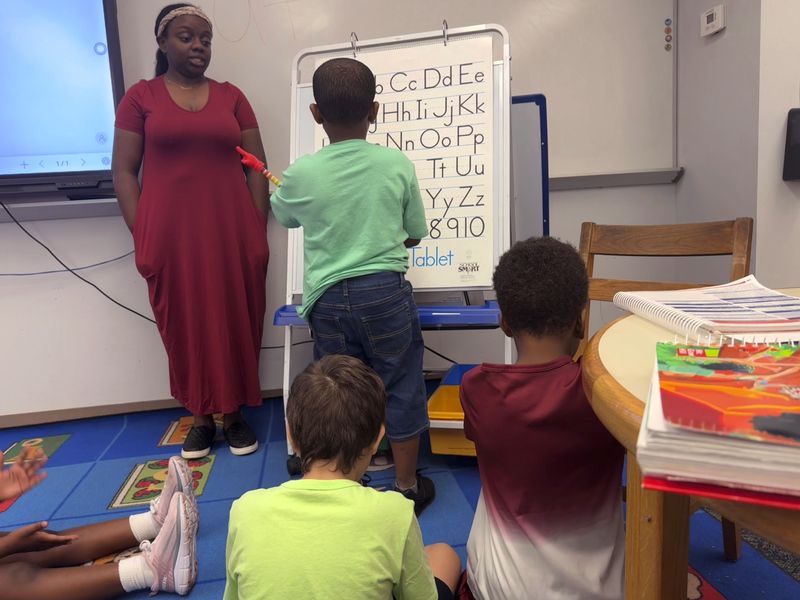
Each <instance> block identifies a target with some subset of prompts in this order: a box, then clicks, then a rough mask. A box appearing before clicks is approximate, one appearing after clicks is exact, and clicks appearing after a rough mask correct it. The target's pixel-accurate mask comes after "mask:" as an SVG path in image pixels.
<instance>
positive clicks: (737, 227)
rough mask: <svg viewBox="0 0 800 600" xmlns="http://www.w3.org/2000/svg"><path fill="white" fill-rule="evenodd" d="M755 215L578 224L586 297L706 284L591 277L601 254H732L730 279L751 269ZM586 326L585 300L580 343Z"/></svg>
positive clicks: (587, 316)
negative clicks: (586, 277)
mask: <svg viewBox="0 0 800 600" xmlns="http://www.w3.org/2000/svg"><path fill="white" fill-rule="evenodd" d="M752 239H753V219H751V218H750V217H740V218H738V219H735V220H733V221H711V222H707V223H686V224H679V225H598V224H596V223H583V225H582V226H581V242H580V249H579V251H580V254H581V258H583V261H584V262H585V263H586V271H587V273H588V274H589V301H590V304H591V301H592V300H601V301H606V302H610V301H611V300H612V299H613V298H614V294H616V293H617V292H622V291H640V290H641V291H644V290H680V289H686V288H692V287H699V286H703V285H709V284H704V283H684V282H673V281H637V280H630V279H601V278H596V277H593V273H594V257H595V256H598V255H604V256H721V255H730V256H731V273H730V281H733V280H734V279H739V278H741V277H744V276H745V275H747V274H748V273H749V272H750V247H751V245H752ZM588 331H589V305H587V306H586V310H585V312H584V315H583V333H584V342H585V340H586V336H587V334H588Z"/></svg>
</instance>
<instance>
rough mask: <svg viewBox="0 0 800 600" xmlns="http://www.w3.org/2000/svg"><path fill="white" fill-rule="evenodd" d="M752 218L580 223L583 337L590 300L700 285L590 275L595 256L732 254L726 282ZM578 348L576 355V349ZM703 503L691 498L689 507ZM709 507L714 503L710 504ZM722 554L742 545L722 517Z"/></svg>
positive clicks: (736, 274) (740, 271) (735, 553)
mask: <svg viewBox="0 0 800 600" xmlns="http://www.w3.org/2000/svg"><path fill="white" fill-rule="evenodd" d="M752 238H753V219H751V218H750V217H740V218H738V219H735V220H733V221H713V222H707V223H687V224H678V225H597V224H596V223H588V222H587V223H583V225H582V226H581V241H580V249H579V251H580V255H581V258H583V261H584V262H585V263H586V271H587V273H588V274H589V305H587V306H586V310H585V311H584V314H583V333H584V341H583V343H584V344H585V343H586V340H587V339H588V333H589V309H590V305H591V301H592V300H599V301H606V302H610V301H612V300H613V298H614V294H615V293H617V292H622V291H644V290H649V291H656V290H679V289H686V288H693V287H701V286H704V285H710V284H704V283H684V282H670V281H637V280H630V279H602V278H597V277H594V276H593V275H594V257H595V256H724V255H729V256H730V257H731V270H730V279H729V280H730V281H733V280H735V279H739V278H741V277H744V276H745V275H747V274H748V273H749V272H750V249H751V246H752ZM581 351H582V348H581V350H579V354H580V353H581ZM703 506H707V504H705V503H704V502H702V501H701V500H700V499H694V498H693V499H692V507H691V508H692V512H694V510H697V509H698V508H701V507H703ZM712 508H713V506H712ZM722 537H723V546H724V549H725V558H726V559H728V560H731V561H735V560H738V558H739V551H740V546H741V536H740V533H739V528H738V526H737V525H736V523H734V522H733V521H731V520H729V519H727V518H725V517H724V516H723V517H722Z"/></svg>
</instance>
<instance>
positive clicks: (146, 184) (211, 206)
mask: <svg viewBox="0 0 800 600" xmlns="http://www.w3.org/2000/svg"><path fill="white" fill-rule="evenodd" d="M208 85H209V89H208V103H207V104H206V106H205V107H204V108H203V109H201V110H199V111H197V112H191V111H188V110H185V109H183V108H181V107H180V106H178V105H177V104H176V103H175V101H174V100H173V99H172V97H171V96H170V95H169V92H168V91H167V88H166V85H165V83H164V79H163V77H156V78H155V79H152V80H150V81H144V80H143V81H140V82H139V83H137V84H135V85H134V86H132V87H131V88H130V89H129V90H128V92H127V93H126V94H125V97H124V98H123V100H122V102H121V103H120V105H119V108H118V110H117V119H116V126H117V127H118V128H120V129H125V130H127V131H132V132H134V133H138V134H140V135H142V136H144V158H143V171H142V193H141V196H140V198H139V205H138V208H137V211H136V223H135V225H134V228H133V241H134V247H135V249H136V267H137V269H138V270H139V273H141V275H142V277H144V278H145V279H146V280H147V287H148V289H149V292H150V303H151V304H152V306H153V312H154V313H155V317H156V322H157V323H158V329H159V332H160V333H161V338H162V340H163V341H164V346H165V348H166V350H167V356H168V358H169V376H170V386H171V390H172V395H173V396H174V397H175V398H176V399H177V400H178V401H180V402H181V403H182V404H183V405H184V406H185V407H186V408H188V409H189V410H190V411H191V412H192V413H194V414H211V413H215V412H225V413H229V412H234V411H236V410H237V409H238V408H239V407H240V406H242V405H250V406H253V405H258V404H260V403H261V386H260V384H259V378H258V356H259V351H260V348H261V334H262V330H263V326H264V311H265V308H266V298H265V296H266V286H265V280H266V275H267V260H268V258H269V248H268V246H267V238H266V233H265V227H266V220H265V218H264V216H263V215H262V214H261V212H260V211H259V210H258V209H257V208H256V207H255V205H254V204H253V200H252V197H251V195H250V192H249V189H248V187H247V182H246V179H245V175H244V172H243V171H242V166H241V164H240V162H239V155H238V154H237V153H236V150H235V147H236V146H237V145H240V144H241V139H242V134H241V132H242V131H243V130H246V129H254V128H257V127H258V123H257V121H256V117H255V114H254V113H253V109H252V108H251V107H250V104H249V103H248V102H247V99H246V98H245V96H244V94H242V92H241V91H240V90H239V89H238V88H236V86H234V85H231V84H230V83H219V82H216V81H213V80H209V82H208Z"/></svg>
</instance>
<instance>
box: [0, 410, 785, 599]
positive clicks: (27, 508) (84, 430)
mask: <svg viewBox="0 0 800 600" xmlns="http://www.w3.org/2000/svg"><path fill="white" fill-rule="evenodd" d="M185 414H186V413H185V412H184V411H183V410H181V409H171V410H162V411H152V412H147V413H138V414H132V415H120V416H111V417H99V418H95V419H85V420H81V421H70V422H64V423H56V424H49V425H41V426H35V427H23V428H16V429H5V430H0V449H7V448H9V447H10V446H11V445H12V444H14V443H15V442H17V441H19V440H22V439H27V438H32V437H45V436H52V435H60V434H69V435H70V438H69V439H68V440H67V441H66V442H65V443H64V444H63V445H62V446H61V447H60V448H59V449H58V450H57V451H56V452H55V454H54V455H53V457H52V458H51V459H50V462H49V463H48V466H47V471H48V475H49V476H48V478H47V479H46V480H45V481H44V482H43V483H42V484H41V485H40V486H39V487H37V488H35V489H34V490H32V491H31V492H29V493H28V494H26V495H25V496H24V497H23V498H21V499H20V500H18V501H17V502H16V503H15V504H13V505H12V506H11V507H10V508H9V509H8V510H7V511H5V512H3V513H0V528H2V529H4V530H8V529H12V528H14V527H16V526H19V525H23V524H26V523H30V522H33V521H37V520H42V519H46V520H49V521H50V523H51V525H50V526H51V528H53V529H68V528H70V527H75V526H78V525H82V524H86V523H92V522H98V521H105V520H108V519H112V518H117V517H121V516H127V515H129V514H132V513H135V512H138V511H140V510H141V509H109V508H108V506H109V504H110V503H111V501H112V500H113V498H114V495H115V494H116V492H117V490H118V489H119V487H120V486H121V485H122V483H123V481H124V479H125V477H126V476H127V474H128V473H129V472H130V470H131V469H132V468H133V466H134V465H135V464H137V463H141V462H143V461H145V460H147V459H152V458H161V457H166V456H169V455H171V454H177V453H178V452H179V446H166V447H158V446H157V444H158V442H159V440H160V439H161V436H162V435H163V434H164V431H165V430H166V428H167V427H168V426H169V424H170V423H171V422H172V421H176V420H177V419H178V418H180V417H182V416H184V415H185ZM246 417H247V419H248V420H249V421H250V423H251V424H252V425H253V427H254V429H255V430H256V431H257V432H258V435H259V442H260V447H259V450H258V452H256V453H254V454H252V455H250V456H247V457H234V456H233V455H231V454H230V452H229V451H228V450H227V448H226V447H225V446H224V445H220V446H219V447H215V449H214V453H215V456H216V461H215V464H214V467H213V470H212V472H211V475H210V477H209V479H208V482H207V484H206V488H205V491H204V493H203V494H202V496H200V497H199V498H198V501H199V506H200V513H201V519H202V526H201V528H200V532H199V537H198V559H199V565H200V571H199V580H198V584H197V586H196V587H195V589H194V591H193V592H192V593H191V596H190V597H191V598H194V599H195V600H203V599H212V598H213V599H218V598H220V597H221V596H222V591H223V589H224V586H225V564H224V563H225V558H224V555H225V537H226V533H227V519H228V512H229V510H230V506H231V503H232V502H233V501H234V500H235V499H236V498H238V497H239V496H240V495H241V494H242V493H244V492H245V491H247V490H250V489H253V488H257V487H270V486H273V485H278V484H280V483H282V482H283V481H286V480H287V479H288V475H287V473H286V433H285V430H284V424H283V405H282V403H281V401H280V400H277V399H276V400H269V401H266V402H265V403H264V405H263V406H262V407H260V408H257V409H247V410H246ZM420 466H421V468H424V469H425V473H426V475H428V476H429V477H431V478H432V479H433V480H434V482H435V483H436V489H437V498H436V501H435V502H434V503H433V504H432V505H431V506H430V507H429V508H428V509H427V510H426V511H425V512H424V513H423V515H422V517H421V518H420V525H421V527H422V531H423V535H424V538H425V542H426V543H433V542H447V543H449V544H451V545H453V546H454V547H455V549H456V551H457V552H458V553H459V555H460V556H461V559H462V561H464V560H466V547H465V546H466V541H467V537H468V535H469V529H470V525H471V521H472V515H473V511H474V508H475V505H476V503H477V501H478V494H479V491H480V479H479V477H478V470H477V465H476V462H475V460H474V459H472V458H464V457H449V456H437V455H432V454H431V453H430V451H429V447H428V443H427V440H425V441H424V443H423V452H422V456H421V457H420ZM393 481H394V472H393V470H391V469H390V470H387V471H380V472H375V473H372V482H371V485H372V486H374V487H389V486H391V484H392V483H393ZM721 544H722V538H721V532H720V526H719V523H718V522H717V521H715V520H714V519H713V518H712V517H710V516H709V515H707V514H705V513H702V512H700V513H697V514H695V515H694V516H693V517H692V529H691V547H690V562H691V564H692V566H693V567H694V568H695V569H697V570H698V571H699V572H700V573H701V574H702V576H703V577H704V578H705V579H706V580H707V581H708V583H710V584H711V585H712V586H714V587H715V588H716V589H717V590H718V591H719V592H720V593H721V594H723V595H724V596H725V598H727V599H728V600H739V599H741V600H752V599H756V598H768V599H770V600H783V599H787V600H788V599H790V598H800V585H798V583H797V582H796V581H795V580H794V579H792V578H791V577H789V576H788V575H786V574H785V573H784V572H783V571H781V570H780V569H779V568H777V567H776V566H775V565H774V564H773V563H771V562H770V561H768V560H766V559H765V558H763V557H762V556H761V555H760V554H759V553H758V552H756V551H755V550H754V549H753V548H751V547H750V546H749V545H747V544H742V558H741V560H740V561H739V562H738V563H735V564H732V563H728V562H726V561H725V559H724V557H723V555H722V549H721ZM128 597H130V598H141V599H144V598H147V597H148V594H147V592H141V593H139V594H133V595H131V596H128Z"/></svg>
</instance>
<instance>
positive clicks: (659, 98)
mask: <svg viewBox="0 0 800 600" xmlns="http://www.w3.org/2000/svg"><path fill="white" fill-rule="evenodd" d="M164 4H166V0H119V1H118V11H119V24H120V37H121V46H122V54H123V68H124V72H125V84H126V87H128V86H130V85H131V84H133V83H134V82H136V81H137V80H139V79H141V78H149V77H151V76H152V71H153V56H154V53H155V43H154V40H153V37H152V28H153V21H154V19H155V16H156V14H157V12H158V10H159V9H160V8H161V7H162V6H163V5H164ZM199 4H200V5H201V6H203V7H204V8H205V9H206V10H207V11H208V12H209V14H210V16H211V18H212V20H213V21H214V22H215V38H214V55H213V60H212V64H211V68H210V70H209V75H210V76H211V77H214V78H217V79H221V80H230V81H232V82H234V83H236V84H237V85H238V86H239V87H241V88H242V89H243V90H244V92H245V93H246V94H247V96H248V98H249V99H250V100H251V103H252V104H253V106H254V109H255V111H256V114H257V116H258V117H259V122H260V124H261V132H262V137H263V139H264V142H265V147H266V150H267V155H268V157H269V159H270V162H271V165H272V166H273V167H274V170H276V171H277V172H280V171H281V170H282V169H284V168H285V167H286V166H287V163H288V157H289V103H290V88H289V82H290V79H289V77H290V66H291V62H292V58H293V56H294V55H295V53H296V52H298V51H299V50H301V49H303V48H307V47H310V46H315V45H320V44H330V43H336V42H341V41H343V40H347V39H349V36H350V32H351V31H352V30H356V31H357V32H358V34H359V35H360V36H361V37H362V38H364V39H366V38H374V37H382V36H389V35H397V34H404V33H409V32H414V31H422V30H431V29H437V28H438V27H440V24H441V20H442V18H447V19H448V21H449V25H450V27H459V26H464V25H472V24H476V23H484V22H497V23H500V24H502V25H504V26H505V27H506V28H507V29H508V30H509V34H510V39H511V48H512V56H513V61H512V75H513V81H512V93H513V94H523V93H534V92H544V93H546V94H547V95H548V103H549V109H550V140H551V144H552V150H551V158H552V159H553V160H552V161H551V175H562V174H567V173H589V172H602V171H607V170H613V169H623V170H635V169H637V168H643V169H647V168H657V167H666V166H669V162H670V157H671V156H672V146H671V143H672V140H671V136H670V135H669V130H670V128H671V123H672V121H671V114H668V112H669V111H667V112H665V110H664V107H668V106H669V101H668V97H669V96H671V89H669V88H668V87H667V86H666V85H665V84H662V83H663V82H664V81H666V80H667V79H669V71H668V70H665V69H666V68H667V67H668V66H669V62H668V58H669V55H667V54H661V53H660V52H663V50H660V51H659V54H658V57H657V58H656V59H654V60H653V61H649V60H644V59H643V56H644V55H643V54H642V53H641V52H637V51H636V47H635V44H641V43H651V42H652V43H657V44H658V47H659V48H662V47H663V39H661V36H663V31H662V30H663V19H664V18H666V17H669V16H671V15H670V13H671V6H672V0H657V2H651V3H648V5H647V6H648V7H649V8H648V9H647V10H648V11H650V12H642V11H641V10H640V7H639V5H640V3H639V2H638V0H608V2H604V3H597V2H593V1H591V0H536V1H531V0H514V1H511V0H508V1H504V2H499V3H486V2H478V1H477V0H473V1H471V2H463V1H459V0H441V1H440V2H438V3H434V4H432V3H430V2H427V1H426V0H413V1H411V2H406V3H403V5H402V8H392V7H393V6H394V5H393V4H391V3H388V2H375V1H371V2H368V1H366V0H347V1H345V0H330V1H327V0H298V1H295V2H289V3H286V2H264V3H250V2H247V1H245V0H226V2H212V1H210V0H207V1H201V2H199ZM627 4H635V5H636V6H637V9H636V11H625V10H622V8H623V7H624V6H626V5H627ZM251 6H252V13H251V12H250V7H251ZM392 10H394V12H389V11H392ZM642 15H646V16H647V18H648V21H647V23H646V28H645V30H641V29H640V28H634V27H626V26H625V24H626V23H628V22H629V21H630V19H632V18H634V17H635V18H637V19H640V20H641V19H642V18H644V17H642ZM650 17H652V18H650ZM651 21H652V23H651ZM632 31H635V33H636V35H629V33H630V32H632ZM643 31H644V32H643ZM626 32H628V33H626ZM631 44H634V46H631ZM665 57H666V58H665ZM665 61H666V62H665ZM637 73H638V75H636V74H637ZM654 73H658V74H659V75H658V78H657V80H654V79H653V77H654ZM665 75H666V76H665ZM631 77H633V78H634V79H636V78H637V77H639V78H648V81H657V82H658V83H657V85H656V84H654V85H652V86H647V85H645V86H637V85H634V83H632V82H629V83H625V82H626V81H628V80H629V79H630V78H631ZM656 92H657V93H656ZM654 93H655V96H654ZM637 94H638V95H637ZM665 102H666V103H665ZM603 103H605V104H603ZM602 106H605V107H606V109H607V110H606V112H607V116H606V118H605V120H601V119H599V118H597V117H596V116H595V115H596V114H597V113H595V112H592V111H597V110H600V108H598V107H602ZM568 107H571V108H568ZM581 107H584V108H583V109H581ZM648 107H650V109H652V110H650V109H648ZM648 110H649V111H650V112H648ZM620 115H622V116H623V117H627V118H624V119H622V121H621V122H620V120H619V117H620ZM664 123H666V127H665V126H664ZM593 127H594V129H592V128H593ZM598 140H600V141H601V146H602V150H597V149H595V151H592V152H588V151H586V150H585V148H584V146H581V144H586V143H587V142H591V143H595V144H596V143H598ZM603 144H605V145H604V146H603ZM630 148H638V150H636V151H631V150H630ZM622 150H625V152H626V153H627V155H628V158H631V157H634V158H636V159H637V160H638V161H639V162H640V163H641V164H639V162H635V161H634V162H635V164H634V163H631V162H625V161H624V160H621V157H623V158H624V155H623V154H620V153H621V152H622ZM576 156H577V157H578V160H577V162H576ZM550 211H551V233H552V234H553V235H555V236H558V237H561V238H563V239H567V240H569V241H572V242H573V243H575V244H577V242H578V237H579V234H580V224H581V222H582V221H585V220H595V221H598V222H606V223H608V222H617V223H653V222H674V221H675V219H676V212H675V200H674V187H673V186H651V187H643V188H621V189H604V190H580V191H570V192H558V193H553V194H552V195H551V206H550ZM29 225H30V227H31V229H32V230H34V231H35V232H36V234H37V235H39V236H40V237H41V238H42V239H43V240H44V241H45V242H46V243H47V244H49V245H51V246H52V247H53V249H54V250H55V251H56V253H57V254H59V255H60V256H62V257H63V258H64V259H65V260H66V261H67V262H68V264H70V265H72V266H80V265H84V264H90V263H94V262H97V261H100V260H104V259H107V258H111V257H113V256H117V255H120V254H123V253H124V252H127V251H128V250H130V249H131V240H130V236H129V234H128V233H127V231H126V229H125V228H124V226H123V225H122V222H121V220H120V219H119V218H114V217H108V218H95V219H75V220H62V221H49V222H36V223H30V224H29ZM269 241H270V246H271V250H272V255H271V259H270V265H269V274H268V280H267V292H268V294H267V302H268V303H267V315H266V317H265V323H266V327H265V336H264V345H269V346H280V345H282V343H283V336H282V331H281V330H279V329H277V328H273V327H272V326H271V321H272V314H273V312H274V310H275V309H276V308H277V307H278V306H279V305H280V304H283V301H284V288H285V281H286V276H285V263H286V258H285V256H286V255H285V245H286V234H285V231H283V230H282V229H281V228H280V227H278V226H276V225H275V224H274V223H270V226H269ZM50 268H54V265H53V261H52V259H51V258H50V257H49V256H47V254H46V253H45V252H44V251H43V250H42V249H41V248H39V247H38V246H36V245H34V244H33V242H31V241H30V240H28V239H27V238H25V237H23V236H22V234H21V233H20V232H19V231H18V230H17V229H16V228H15V226H14V225H13V224H0V273H3V272H21V271H38V270H46V269H50ZM610 268H611V269H613V271H612V273H615V272H618V270H619V269H622V268H625V267H623V266H620V265H616V264H615V265H614V266H612V267H610ZM631 268H634V269H637V272H641V275H640V276H642V277H647V276H649V274H648V273H647V271H652V270H653V269H652V267H641V266H632V267H631ZM84 275H85V276H86V277H87V278H89V279H91V280H92V281H96V282H97V283H98V284H99V285H100V286H101V287H103V288H105V289H107V291H108V292H110V293H111V294H112V295H113V296H114V297H116V298H117V299H119V300H120V301H122V302H123V303H125V304H127V305H130V306H132V307H135V308H136V309H137V310H140V311H142V312H145V314H149V313H150V311H149V306H148V303H147V295H146V286H145V284H144V282H143V281H142V280H141V278H140V277H139V276H138V274H137V273H136V271H135V269H134V267H133V261H132V259H130V258H128V259H125V260H124V261H121V262H118V263H114V264H111V265H107V266H104V267H100V268H97V269H92V270H89V271H85V272H84ZM606 309H608V307H605V309H604V310H606ZM593 316H594V317H595V318H603V319H607V318H609V317H610V316H611V314H605V313H603V312H602V311H595V315H593ZM0 332H2V334H0V335H2V336H3V338H2V339H3V342H4V343H3V344H2V345H0V381H1V382H2V394H3V404H2V406H0V413H1V414H4V415H13V414H20V413H28V412H40V411H47V410H54V409H63V408H78V407H91V406H103V405H110V404H122V403H129V402H141V401H149V400H157V399H164V398H168V397H169V385H168V379H167V371H166V356H165V353H164V350H163V348H162V346H161V343H160V340H159V338H158V336H157V333H156V331H155V328H154V326H153V325H152V324H149V323H147V322H146V321H144V320H142V319H140V318H139V317H136V316H134V315H130V314H129V313H127V312H125V311H124V310H122V309H120V308H118V307H116V306H114V305H113V304H111V303H109V302H108V301H107V300H105V299H103V298H102V297H101V296H99V295H98V294H97V292H95V291H94V290H92V289H91V288H89V287H88V286H86V285H85V284H83V283H81V282H79V281H77V280H74V278H72V277H71V276H70V275H68V274H66V275H63V274H59V275H54V276H46V277H39V278H29V279H24V280H22V279H18V278H6V277H0ZM426 341H427V342H428V344H429V345H430V346H431V347H433V348H434V349H437V350H439V351H441V352H442V353H444V354H446V355H448V356H451V357H452V358H455V359H457V360H459V361H463V362H470V361H478V360H481V359H483V360H493V361H500V360H502V337H501V335H500V334H499V333H497V332H487V331H483V332H480V333H461V332H457V333H429V334H426ZM426 366H427V367H429V368H439V367H445V366H447V363H446V362H444V361H441V360H439V359H436V358H435V357H429V360H427V362H426ZM281 376H282V351H281V350H266V351H263V352H262V362H261V382H262V387H263V388H264V389H279V388H280V387H281Z"/></svg>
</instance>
